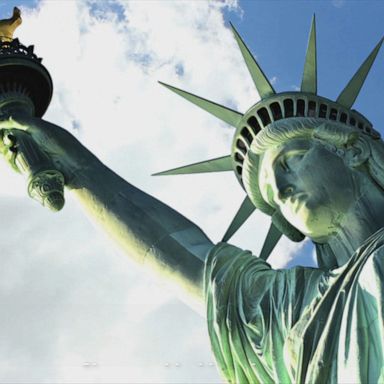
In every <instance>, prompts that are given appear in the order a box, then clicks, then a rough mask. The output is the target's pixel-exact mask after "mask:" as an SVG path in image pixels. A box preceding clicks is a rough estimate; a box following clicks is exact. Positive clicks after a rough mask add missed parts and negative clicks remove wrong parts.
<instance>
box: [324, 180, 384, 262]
mask: <svg viewBox="0 0 384 384" xmlns="http://www.w3.org/2000/svg"><path fill="white" fill-rule="evenodd" d="M383 227H384V192H383V190H382V189H381V188H380V187H379V186H377V184H375V183H374V182H373V181H372V180H369V181H367V183H365V185H364V189H363V190H362V194H361V195H360V196H359V197H358V198H357V199H356V202H355V204H354V205H353V207H351V209H350V210H349V211H348V213H347V214H346V215H345V217H344V219H343V221H342V225H341V226H340V229H339V230H338V231H337V232H336V233H335V234H334V235H333V236H331V237H330V238H329V240H328V241H327V244H326V246H327V248H328V249H329V250H330V251H331V252H332V253H333V255H334V257H335V258H334V262H336V264H337V265H336V266H342V265H344V264H345V263H346V262H347V261H348V260H349V259H350V258H351V257H352V255H353V254H354V253H355V252H356V250H357V249H358V248H359V247H361V245H363V243H364V242H365V241H366V240H367V239H368V238H369V237H370V236H372V235H373V234H374V233H375V232H377V231H378V230H380V229H381V228H383ZM330 267H335V265H332V266H330Z"/></svg>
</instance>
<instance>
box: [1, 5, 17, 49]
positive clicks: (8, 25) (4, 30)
mask: <svg viewBox="0 0 384 384" xmlns="http://www.w3.org/2000/svg"><path fill="white" fill-rule="evenodd" d="M20 14H21V12H20V9H19V8H17V7H14V8H13V15H12V17H11V18H10V19H3V20H0V41H1V42H11V41H12V40H13V33H14V32H15V29H16V28H17V27H18V26H19V25H20V24H21V21H22V20H21V16H20Z"/></svg>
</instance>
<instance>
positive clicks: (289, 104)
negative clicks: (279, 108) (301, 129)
mask: <svg viewBox="0 0 384 384" xmlns="http://www.w3.org/2000/svg"><path fill="white" fill-rule="evenodd" d="M284 112H285V117H292V116H293V101H292V100H291V99H285V100H284Z"/></svg>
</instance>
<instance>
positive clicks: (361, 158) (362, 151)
mask: <svg viewBox="0 0 384 384" xmlns="http://www.w3.org/2000/svg"><path fill="white" fill-rule="evenodd" d="M370 156H371V148H370V146H369V144H368V143H367V140H365V138H363V137H362V136H359V137H358V139H357V140H356V141H355V142H354V143H353V144H352V145H351V146H350V147H349V148H348V149H347V150H346V151H345V162H346V163H347V165H349V166H350V167H351V168H356V167H359V166H360V165H362V164H364V163H365V162H366V161H367V160H368V158H369V157H370Z"/></svg>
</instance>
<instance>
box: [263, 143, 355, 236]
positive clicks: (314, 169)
mask: <svg viewBox="0 0 384 384" xmlns="http://www.w3.org/2000/svg"><path fill="white" fill-rule="evenodd" d="M355 174H356V171H355V170H353V169H351V168H350V167H348V166H347V165H346V164H345V162H344V159H343V158H342V157H340V156H338V155H337V154H335V153H334V152H332V151H330V150H329V149H327V148H326V147H325V146H324V145H323V144H322V143H320V142H319V141H316V140H308V139H300V138H298V139H292V140H290V141H288V142H286V143H284V144H281V145H278V146H275V147H272V148H269V149H268V150H267V151H266V152H265V153H264V154H263V155H262V158H261V163H260V172H259V186H260V190H261V193H262V195H263V198H264V199H265V200H266V201H268V202H269V203H270V204H272V205H274V206H275V207H276V208H277V209H279V210H280V212H281V213H282V214H283V216H284V217H285V218H286V219H287V220H288V221H289V222H290V223H291V224H292V225H293V226H294V227H296V228H297V229H298V230H299V231H301V232H302V233H303V234H304V235H306V236H309V237H311V238H312V239H313V240H315V241H318V242H326V241H327V239H328V238H329V236H330V235H332V234H334V233H335V232H337V230H338V228H340V225H343V224H342V220H343V217H344V215H345V213H347V211H348V210H349V209H350V207H351V206H352V205H353V204H354V202H355V201H356V199H357V197H358V193H357V184H356V177H355V176H356V175H355Z"/></svg>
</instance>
